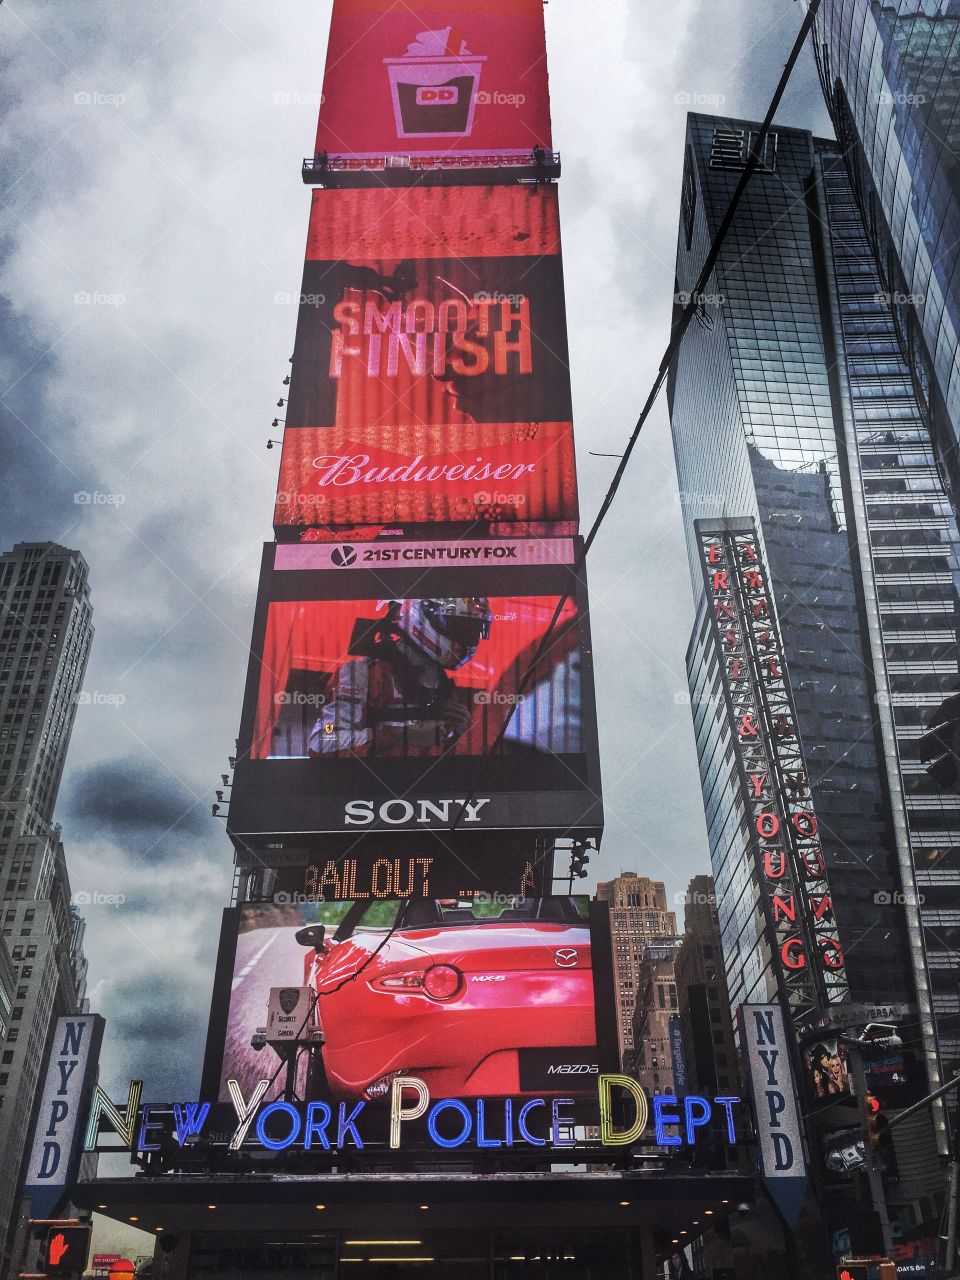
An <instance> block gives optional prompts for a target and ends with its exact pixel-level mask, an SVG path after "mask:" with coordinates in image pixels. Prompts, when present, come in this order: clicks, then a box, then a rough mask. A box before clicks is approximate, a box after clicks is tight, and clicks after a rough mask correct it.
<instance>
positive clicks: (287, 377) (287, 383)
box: [283, 373, 290, 387]
mask: <svg viewBox="0 0 960 1280" xmlns="http://www.w3.org/2000/svg"><path fill="white" fill-rule="evenodd" d="M283 385H284V386H285V387H289V385H290V375H289V373H288V374H287V376H286V377H285V378H284V380H283Z"/></svg>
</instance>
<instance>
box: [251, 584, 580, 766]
mask: <svg viewBox="0 0 960 1280" xmlns="http://www.w3.org/2000/svg"><path fill="white" fill-rule="evenodd" d="M558 604H559V600H558V599H557V598H556V597H553V596H540V597H529V596H428V597H423V598H419V597H414V598H412V599H404V600H396V599H393V600H383V599H381V600H294V601H282V602H281V601H274V602H272V603H271V604H270V606H269V609H268V612H267V629H266V636H265V640H264V648H263V661H262V663H261V666H260V688H259V696H258V700H257V719H256V723H255V725H254V731H253V739H252V742H251V744H250V756H251V759H253V760H267V759H274V760H276V759H293V758H313V759H317V758H320V759H321V760H323V759H326V758H328V757H329V758H333V759H341V758H347V759H350V758H357V757H362V758H368V757H383V758H390V757H408V758H409V757H427V756H429V757H440V756H449V755H454V756H462V755H466V756H482V755H486V754H487V753H488V752H489V751H490V750H491V749H492V748H493V746H494V744H495V742H496V740H497V737H498V735H499V734H500V733H501V731H502V730H503V728H504V725H505V724H507V717H508V714H509V712H510V711H511V709H513V707H514V703H516V704H517V706H516V709H515V710H514V714H513V716H512V717H511V718H510V722H509V724H507V727H506V736H505V738H504V741H503V747H502V750H503V751H504V752H507V753H515V754H517V755H519V756H521V757H524V756H526V755H527V754H528V753H530V752H533V753H538V752H552V753H562V754H579V753H580V752H582V750H583V733H582V724H581V695H580V661H581V658H580V645H579V633H578V630H577V628H576V625H575V624H576V605H575V604H574V603H573V602H571V601H567V602H566V603H565V604H564V606H563V607H562V609H561V612H560V620H559V623H558V629H557V631H556V633H555V636H554V637H553V638H552V639H551V640H550V642H549V645H548V647H547V649H546V651H545V652H544V654H543V656H542V658H540V660H539V661H538V663H537V665H536V667H535V668H534V675H533V677H532V679H531V681H530V684H529V687H528V688H527V690H526V691H525V692H524V693H523V694H519V692H518V690H519V685H520V681H521V678H522V677H523V675H524V673H525V672H526V670H527V668H528V667H529V666H530V664H531V662H533V660H534V658H535V657H536V655H537V651H538V648H539V646H540V644H541V642H542V641H543V639H544V635H545V633H546V630H547V627H548V625H549V623H550V620H551V618H552V617H553V615H554V612H555V610H556V607H557V605H558Z"/></svg>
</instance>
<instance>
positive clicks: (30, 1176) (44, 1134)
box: [23, 1013, 104, 1217]
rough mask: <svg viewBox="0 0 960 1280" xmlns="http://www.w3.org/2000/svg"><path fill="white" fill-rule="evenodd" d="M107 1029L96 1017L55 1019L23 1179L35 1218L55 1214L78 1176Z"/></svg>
mask: <svg viewBox="0 0 960 1280" xmlns="http://www.w3.org/2000/svg"><path fill="white" fill-rule="evenodd" d="M103 1028H104V1021H103V1019H102V1018H101V1017H100V1016H99V1015H98V1014H95V1013H89V1014H84V1015H82V1016H78V1017H73V1018H70V1017H67V1018H58V1019H57V1024H56V1027H55V1029H54V1033H53V1042H52V1044H51V1046H50V1057H49V1059H48V1061H47V1075H46V1080H45V1081H44V1085H43V1093H42V1095H41V1098H40V1110H39V1111H38V1112H37V1123H36V1128H35V1129H34V1131H33V1146H32V1147H31V1150H30V1160H29V1163H28V1164H27V1169H26V1175H25V1177H24V1188H23V1190H24V1194H25V1195H28V1196H30V1197H31V1200H32V1205H33V1214H34V1216H35V1217H36V1216H38V1215H41V1216H42V1215H44V1214H47V1213H49V1212H51V1211H52V1210H53V1208H54V1206H55V1205H56V1204H57V1201H58V1200H60V1198H61V1196H62V1195H63V1193H64V1192H65V1191H66V1189H67V1188H68V1186H69V1185H70V1184H71V1183H72V1182H73V1180H74V1178H75V1176H76V1166H77V1161H78V1159H79V1154H78V1152H79V1146H78V1144H79V1140H80V1136H81V1132H82V1123H83V1119H84V1106H85V1103H86V1102H87V1100H88V1095H89V1092H90V1083H91V1079H92V1076H93V1074H94V1072H95V1070H96V1066H97V1059H98V1057H99V1054H100V1041H101V1040H102V1039H103Z"/></svg>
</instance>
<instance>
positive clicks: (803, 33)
mask: <svg viewBox="0 0 960 1280" xmlns="http://www.w3.org/2000/svg"><path fill="white" fill-rule="evenodd" d="M819 8H820V0H810V3H809V6H808V8H807V12H806V15H805V17H804V19H803V22H802V23H801V26H800V30H799V32H798V33H797V38H796V40H795V41H794V44H793V48H792V49H791V50H790V56H789V57H788V58H787V61H786V62H785V63H784V66H783V70H782V72H781V73H780V80H779V81H778V83H777V87H776V89H775V90H774V94H773V97H772V98H771V99H770V105H769V107H768V108H767V113H766V115H765V116H764V118H763V124H762V125H761V126H760V128H759V130H758V131H757V133H756V134H755V135H754V139H753V146H752V147H751V150H750V155H749V157H748V159H747V162H746V164H745V165H744V167H743V172H742V173H741V174H740V180H739V182H738V183H737V186H736V189H735V190H734V193H733V195H732V196H731V197H730V203H729V204H728V205H727V208H726V212H725V213H724V215H723V218H722V219H721V222H720V225H719V227H718V228H717V231H716V234H715V235H714V237H713V241H712V242H711V245H710V249H709V251H708V253H707V256H706V258H705V259H704V262H703V266H702V267H701V269H700V274H699V275H698V277H697V281H696V284H695V285H694V287H693V289H692V291H691V293H690V298H689V301H688V302H687V303H686V305H685V306H684V308H683V311H682V312H681V313H680V315H679V317H678V318H677V320H676V323H675V324H674V325H673V328H672V330H671V333H670V341H669V342H668V343H667V349H666V351H665V352H664V354H663V359H662V360H661V361H660V366H659V368H658V370H657V374H656V377H655V378H654V381H653V386H652V387H651V388H650V391H649V394H648V395H647V398H646V401H645V402H644V405H643V408H642V409H641V411H640V416H639V418H638V419H637V422H636V426H635V427H634V428H633V432H632V434H631V436H630V439H629V440H628V442H627V447H626V449H625V450H624V451H623V456H622V457H621V459H620V462H619V464H618V466H617V469H616V471H615V472H614V475H613V479H612V480H611V482H610V486H609V488H608V489H607V492H606V494H605V496H604V499H603V502H602V503H601V504H600V510H599V511H598V512H597V515H596V517H595V519H594V521H593V524H592V525H591V526H590V531H589V533H588V534H587V536H586V538H585V539H584V541H583V546H582V547H581V549H580V551H579V552H578V553H577V555H576V558H575V559H574V562H573V565H572V566H571V573H570V576H571V578H572V579H574V580H575V581H576V580H579V578H580V574H581V573H582V571H583V566H584V564H585V562H586V559H587V556H588V554H589V552H590V548H591V547H592V546H593V543H594V539H595V538H596V536H597V534H598V533H599V531H600V526H601V525H602V524H603V522H604V520H605V519H606V517H607V513H608V512H609V510H610V508H611V506H612V505H613V501H614V498H616V496H617V491H618V490H619V488H620V484H621V482H622V480H623V477H624V474H625V472H626V470H627V467H628V466H629V464H630V457H631V455H632V454H633V450H634V447H635V445H636V443H637V441H638V439H639V438H640V432H641V431H642V430H643V428H644V426H645V425H646V421H647V418H648V417H649V416H650V412H651V410H652V409H653V406H654V404H655V403H656V400H657V397H658V396H659V394H660V391H661V388H662V387H663V384H664V382H665V381H666V380H667V376H668V374H669V372H670V368H671V366H672V364H673V362H674V360H675V359H676V356H677V352H678V351H679V350H680V344H681V342H682V341H683V338H684V335H685V334H686V332H687V329H689V327H690V325H691V323H692V321H693V319H694V316H695V315H696V314H697V311H698V309H699V307H700V305H701V295H702V294H703V292H704V290H705V289H706V286H707V284H708V283H709V281H710V276H711V275H712V274H713V271H714V268H715V267H716V265H717V260H718V258H719V257H720V251H721V249H722V248H723V244H724V241H725V240H726V238H727V235H728V233H729V231H730V228H731V226H732V225H733V219H734V217H735V215H736V212H737V209H738V207H739V205H740V201H741V200H742V198H743V194H744V192H745V191H746V189H747V185H748V183H749V182H750V179H751V178H752V177H753V175H754V173H755V172H756V170H757V168H758V167H759V165H760V163H761V157H762V156H763V154H764V150H765V147H766V141H767V136H768V135H769V133H770V129H771V126H772V124H773V118H774V116H775V115H776V113H777V110H778V109H779V107H780V103H781V100H782V99H783V95H784V93H785V91H786V88H787V84H788V83H789V80H790V76H791V74H792V73H793V69H794V67H795V66H796V64H797V60H798V59H799V57H800V54H801V52H802V51H803V46H804V43H805V41H806V38H807V35H808V34H809V32H810V30H811V28H812V27H813V22H814V19H815V18H816V16H817V11H818V9H819ZM572 590H573V587H572V586H568V587H566V588H565V589H564V592H563V594H562V595H561V596H560V599H559V600H558V601H557V606H556V608H555V609H554V611H553V617H552V618H551V620H550V623H549V625H548V626H547V629H546V631H545V632H544V634H543V638H542V639H541V641H540V643H539V645H538V646H537V651H536V653H535V654H534V655H533V658H532V659H531V660H530V663H529V664H528V666H527V668H526V670H525V671H524V673H523V675H522V676H521V678H520V683H519V685H518V686H517V690H516V698H515V701H513V702H512V703H511V704H510V706H509V707H508V708H507V714H506V716H505V718H504V721H503V724H502V725H501V726H500V729H499V732H498V733H497V736H496V737H495V738H494V740H493V742H492V744H491V746H490V748H489V750H488V751H487V753H486V755H485V757H484V763H483V764H482V765H481V767H480V772H479V776H478V778H477V781H476V783H475V784H474V786H473V789H472V790H471V792H470V794H469V795H468V796H467V798H466V800H465V801H464V803H463V805H461V807H460V811H459V813H458V815H457V816H456V817H455V818H454V820H453V821H452V822H451V824H450V827H449V830H450V831H456V829H457V824H458V823H459V821H460V818H461V816H462V815H463V813H464V811H465V810H466V807H467V805H468V804H469V803H470V802H471V801H473V800H474V799H476V795H477V792H478V790H479V789H480V787H481V786H482V784H483V780H484V778H485V777H486V774H487V771H488V768H489V760H490V758H491V757H492V756H493V754H494V752H495V751H496V750H497V748H498V747H499V746H500V744H501V743H502V742H503V740H504V738H505V736H506V733H507V729H508V728H509V727H510V722H511V720H512V719H513V716H514V712H515V711H516V709H517V707H518V706H519V704H520V701H521V700H522V697H523V693H524V691H525V690H526V688H527V686H528V685H529V683H530V680H531V679H532V677H533V674H534V672H535V671H536V669H537V666H538V664H539V663H540V662H541V660H542V659H543V657H544V656H545V654H546V653H547V652H548V647H549V644H550V640H551V638H552V637H553V634H554V631H555V630H556V626H557V623H558V622H559V620H560V615H561V614H562V612H563V609H564V606H565V605H566V603H567V601H568V600H569V599H570V595H571V593H572Z"/></svg>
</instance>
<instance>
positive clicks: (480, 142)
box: [317, 0, 550, 167]
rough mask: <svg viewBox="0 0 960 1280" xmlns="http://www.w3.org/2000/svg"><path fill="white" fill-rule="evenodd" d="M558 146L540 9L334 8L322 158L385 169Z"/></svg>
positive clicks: (367, 3)
mask: <svg viewBox="0 0 960 1280" xmlns="http://www.w3.org/2000/svg"><path fill="white" fill-rule="evenodd" d="M537 145H539V146H542V147H549V146H550V106H549V100H548V96H547V65H546V50H545V40H544V29H543V8H542V4H541V0H509V2H508V0H459V2H458V3H454V4H446V3H438V2H437V0H418V3H417V4H416V6H413V7H411V6H410V5H409V4H406V3H401V2H400V0H393V2H391V0H386V3H385V2H384V0H376V2H375V3H373V2H371V0H336V3H335V4H334V6H333V17H332V21H331V26H330V43H329V46H328V49H327V66H326V73H325V75H324V79H323V99H322V105H321V107H320V124H319V130H318V133H317V152H318V154H319V153H326V154H327V155H329V156H331V157H336V156H350V157H355V158H358V159H359V158H366V159H369V160H371V161H372V162H373V163H374V165H377V164H379V166H380V167H383V165H384V163H385V161H386V157H387V156H393V155H396V154H397V153H400V154H401V155H404V156H410V157H415V164H417V165H418V166H419V165H423V164H427V165H430V166H431V167H432V166H433V165H434V164H441V163H442V162H443V160H444V159H445V158H450V157H458V156H459V157H467V156H469V157H476V158H482V159H483V161H484V162H485V163H487V164H496V163H497V162H498V161H502V162H503V163H509V162H510V159H511V157H512V156H514V155H516V154H517V153H521V154H527V155H529V153H530V152H531V151H532V149H533V148H534V147H535V146H537Z"/></svg>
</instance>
